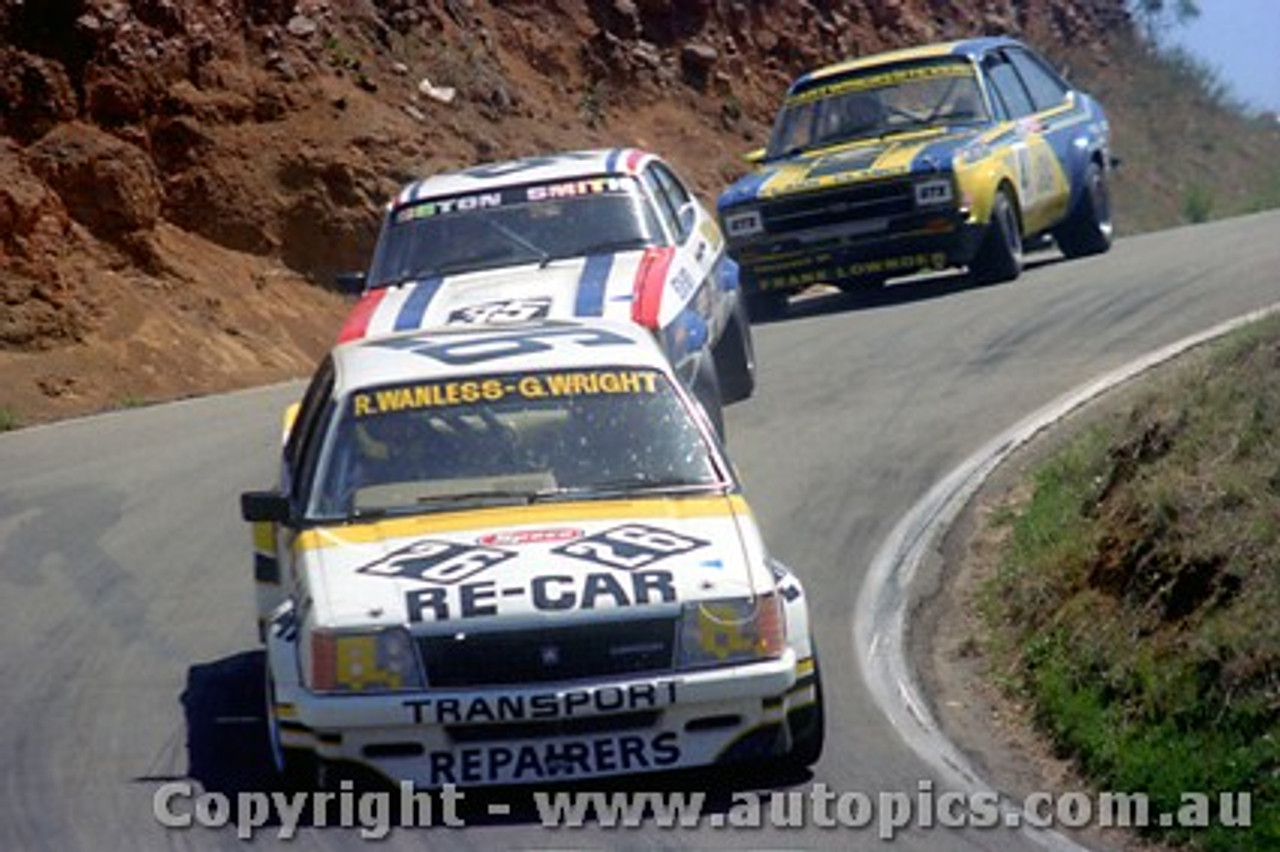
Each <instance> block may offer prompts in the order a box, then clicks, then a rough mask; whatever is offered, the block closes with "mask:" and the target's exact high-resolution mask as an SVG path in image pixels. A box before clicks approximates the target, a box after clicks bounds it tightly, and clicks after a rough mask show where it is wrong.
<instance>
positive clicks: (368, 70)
mask: <svg viewBox="0 0 1280 852" xmlns="http://www.w3.org/2000/svg"><path fill="white" fill-rule="evenodd" d="M1124 5H1125V4H1124V2H1123V0H1034V1H1033V2H1013V0H988V1H987V2H983V3H970V2H962V1H961V0H862V2H844V3H833V4H821V7H819V5H818V4H811V3H809V2H806V0H782V2H778V3H771V4H758V3H748V2H738V0H717V2H710V0H692V2H685V0H681V2H678V3H677V2H673V1H672V0H560V2H555V3H541V2H520V0H505V2H499V0H491V1H490V2H482V0H200V2H196V0H127V2H126V0H41V2H39V3H34V2H29V0H28V2H23V0H0V410H2V411H3V412H4V413H5V416H6V418H7V419H9V420H12V419H13V418H14V417H16V418H17V419H18V420H19V421H21V422H27V423H30V422H38V421H41V420H47V419H52V418H57V417H64V416H69V415H73V414H78V413H84V412H90V411H95V410H100V409H103V408H108V407H113V406H120V405H130V404H136V403H138V402H141V401H144V400H151V399H163V398H170V397H174V396H180V395H184V394H190V393H203V392H209V391H213V390H220V389H226V388H232V387H237V386H243V385H247V384H252V383H260V382H264V381H270V380H275V379H280V378H284V377H289V376H297V375H301V374H304V373H306V372H308V371H309V370H310V368H311V366H312V365H313V363H314V361H315V359H316V358H317V357H318V355H319V354H320V352H321V351H323V349H324V348H325V347H326V346H327V345H328V344H329V343H330V342H331V341H332V339H333V335H334V332H335V329H336V328H337V325H338V323H339V321H340V317H341V315H342V313H343V311H344V304H343V302H342V300H341V299H340V298H338V297H337V296H335V295H334V294H333V293H332V292H330V291H327V290H326V289H324V286H323V285H324V284H325V283H326V282H327V281H328V280H329V279H330V277H331V275H332V274H333V272H335V271H337V270H340V269H345V268H357V267H360V266H362V265H363V261H364V257H365V255H366V253H367V252H368V251H369V249H370V247H371V244H372V240H373V237H374V234H375V229H376V226H377V217H378V212H379V209H380V206H381V205H382V204H383V203H384V202H385V200H386V199H387V198H388V197H389V196H390V195H391V194H392V193H393V192H394V190H395V189H396V187H398V186H399V185H400V184H401V183H403V182H404V181H406V180H408V179H410V178H411V177H413V176H416V175H421V174H424V173H428V172H431V171H434V170H438V169H443V168H450V167H455V166H458V165H461V164H465V163H470V162H475V161H479V160H489V159H494V158H503V157H507V156H513V155H522V154H529V153H535V152H538V151H545V150H557V149H571V148H580V147H588V146H597V145H610V146H611V145H640V146H648V147H652V148H653V149H656V150H659V151H661V152H662V153H664V154H666V155H667V156H669V157H670V158H671V159H672V160H673V161H674V162H675V164H676V165H677V167H678V168H679V169H681V171H682V172H683V173H685V174H686V175H688V176H689V177H690V178H691V179H692V180H693V182H694V183H695V184H696V185H697V187H698V189H699V190H700V191H701V192H702V193H703V194H704V196H706V197H707V198H708V199H710V198H712V197H714V195H715V193H716V192H717V191H718V190H719V189H720V188H721V187H722V186H723V185H724V183H725V182H726V181H727V180H729V179H731V178H733V177H735V176H737V175H738V174H739V173H741V171H742V163H741V160H740V154H741V153H742V152H743V151H744V150H745V149H747V148H750V147H754V146H755V145H757V144H760V142H761V141H762V140H763V138H764V135H765V133H766V131H767V127H768V122H769V120H770V117H771V113H772V110H773V108H774V107H775V105H776V102H777V97H778V94H779V93H780V91H781V90H782V88H783V87H784V86H785V85H786V83H787V82H788V81H789V80H790V79H791V78H792V77H793V76H794V75H795V74H797V73H799V72H800V71H802V70H804V69H806V68H809V67H813V66H815V65H818V64H821V63H824V62H828V61H832V60H834V59H837V58H842V57H847V56H853V55H859V54H865V53H870V52H875V51H878V50H882V49H885V48H889V47H895V46H900V45H904V44H910V43H918V42H925V41H931V40H936V39H941V38H951V37H961V36H969V35H975V34H983V33H995V32H1001V33H1012V34H1016V35H1021V36H1023V37H1026V38H1028V39H1030V40H1032V41H1034V42H1035V43H1037V44H1039V45H1041V46H1042V47H1045V48H1046V49H1047V50H1050V51H1057V52H1059V53H1061V54H1064V55H1065V54H1066V53H1069V52H1072V51H1079V50H1087V52H1088V53H1089V54H1090V55H1091V56H1092V57H1093V58H1094V59H1096V60H1098V61H1100V62H1105V61H1106V58H1107V55H1108V47H1107V44H1108V34H1109V33H1114V32H1116V31H1118V30H1119V31H1123V30H1124V29H1126V27H1127V18H1126V16H1125V12H1124ZM450 89H451V90H453V92H454V95H453V97H452V98H451V99H450V98H448V97H447V95H448V90H450Z"/></svg>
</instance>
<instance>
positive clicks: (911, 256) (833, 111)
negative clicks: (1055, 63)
mask: <svg viewBox="0 0 1280 852" xmlns="http://www.w3.org/2000/svg"><path fill="white" fill-rule="evenodd" d="M1108 145H1109V125H1108V123H1107V118H1106V115H1105V113H1104V112H1103V109H1102V107H1101V106H1100V105H1099V104H1098V103H1097V102H1096V101H1095V100H1094V99H1093V98H1091V97H1090V96H1089V95H1087V94H1085V93H1083V92H1081V91H1079V90H1076V89H1074V88H1072V87H1071V86H1070V85H1069V84H1068V83H1067V82H1066V81H1065V80H1064V79H1063V78H1062V77H1061V76H1060V75H1059V74H1058V73H1057V72H1056V71H1055V70H1054V69H1053V67H1052V66H1051V65H1050V64H1049V63H1048V62H1046V61H1045V60H1044V59H1043V58H1042V57H1041V56H1040V55H1038V54H1037V53H1036V52H1035V51H1033V50H1032V49H1030V48H1028V47H1027V46H1026V45H1024V44H1021V43H1020V42H1018V41H1015V40H1013V39H1010V38H1003V37H992V38H979V39H971V40H966V41H957V42H948V43H945V44H936V45H928V46H924V47H917V48H911V49H906V50H899V51H894V52H891V53H883V54H878V55H875V56H869V57H863V58H860V59H854V60H850V61H847V62H842V63H839V64H836V65H831V66H829V67H826V68H821V69H819V70H816V71H813V72H810V73H808V74H805V75H803V76H801V77H800V78H799V79H797V80H796V81H795V82H794V83H792V84H791V86H790V88H789V89H788V90H787V93H786V96H785V98H784V100H783V103H782V108H781V109H780V111H779V112H778V115H777V118H776V120H775V122H774V126H773V132H772V136H771V138H770V140H769V144H768V147H767V148H765V149H763V150H761V151H756V152H753V153H752V154H750V155H748V159H749V160H751V161H752V162H753V163H754V164H755V165H756V166H757V168H756V170H755V171H754V172H753V173H752V174H750V175H748V176H746V177H744V178H742V179H740V180H739V181H737V182H736V183H734V184H733V185H732V186H730V187H729V188H728V189H727V190H725V191H724V192H723V193H722V194H721V196H720V198H719V202H718V205H717V207H718V214H719V217H720V221H721V224H722V227H723V230H724V232H725V234H726V235H727V237H728V239H729V245H730V252H731V254H732V255H733V257H734V259H735V260H737V261H738V263H739V265H740V267H741V275H742V283H743V285H744V292H745V293H746V294H747V298H748V300H749V305H750V307H751V311H752V314H753V316H755V317H761V316H769V315H773V314H776V313H778V312H779V311H780V310H782V309H783V308H784V307H785V305H786V301H787V296H788V295H789V294H791V293H794V292H797V291H799V290H802V289H804V288H806V287H808V286H810V285H812V284H819V283H824V284H834V285H837V286H839V287H841V288H842V289H852V288H858V287H875V286H880V285H882V284H884V282H885V281H887V280H888V279H890V278H893V277H896V276H900V275H907V274H911V273H915V272H920V271H924V270H930V269H943V268H948V267H956V266H962V267H967V268H968V270H969V272H970V275H971V277H972V278H973V279H974V280H975V281H977V282H980V283H993V282H998V281H1008V280H1012V279H1014V278H1016V277H1017V276H1018V275H1019V274H1020V273H1021V271H1022V247H1023V242H1024V240H1029V239H1031V238H1033V237H1037V236H1040V235H1051V236H1052V237H1053V238H1054V240H1055V241H1056V242H1057V245H1058V247H1059V248H1060V249H1061V251H1062V252H1063V254H1065V255H1066V256H1067V257H1079V256H1083V255H1089V254H1098V253H1101V252H1105V251H1106V250H1107V249H1109V248H1110V246H1111V237H1112V222H1111V204H1110V201H1109V198H1108V193H1107V179H1108V175H1109V173H1110V170H1111V168H1112V167H1113V163H1114V161H1113V159H1112V157H1111V154H1110V151H1109V147H1108Z"/></svg>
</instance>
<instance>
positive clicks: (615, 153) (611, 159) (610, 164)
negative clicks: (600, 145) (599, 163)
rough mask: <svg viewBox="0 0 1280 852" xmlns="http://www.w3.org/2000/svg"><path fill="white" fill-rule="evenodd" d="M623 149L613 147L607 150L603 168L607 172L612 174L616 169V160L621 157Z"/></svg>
mask: <svg viewBox="0 0 1280 852" xmlns="http://www.w3.org/2000/svg"><path fill="white" fill-rule="evenodd" d="M622 154H623V149H622V148H614V149H613V150H612V151H610V152H609V156H608V157H606V158H605V161H604V170H605V171H606V172H608V173H609V174H613V173H614V172H616V171H617V170H618V160H619V159H621V158H622Z"/></svg>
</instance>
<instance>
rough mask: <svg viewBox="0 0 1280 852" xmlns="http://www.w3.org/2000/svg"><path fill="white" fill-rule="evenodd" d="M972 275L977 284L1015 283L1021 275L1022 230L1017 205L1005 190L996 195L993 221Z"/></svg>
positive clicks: (975, 261) (988, 226)
mask: <svg viewBox="0 0 1280 852" xmlns="http://www.w3.org/2000/svg"><path fill="white" fill-rule="evenodd" d="M969 272H970V276H971V277H972V278H973V281H974V283H976V284H999V283H1000V282H1002V281H1012V280H1014V279H1015V278H1017V277H1018V276H1019V275H1020V274H1021V273H1022V227H1021V226H1020V225H1019V224H1018V212H1017V210H1016V209H1015V204H1014V202H1013V201H1012V200H1011V199H1010V198H1009V193H1008V191H1006V190H1004V189H1000V190H998V191H997V192H996V197H995V200H994V201H993V202H992V204H991V221H990V222H989V223H988V224H987V232H986V234H985V235H984V236H983V239H982V246H981V247H980V248H979V249H978V255H977V257H975V258H974V259H973V264H972V265H971V267H970V270H969Z"/></svg>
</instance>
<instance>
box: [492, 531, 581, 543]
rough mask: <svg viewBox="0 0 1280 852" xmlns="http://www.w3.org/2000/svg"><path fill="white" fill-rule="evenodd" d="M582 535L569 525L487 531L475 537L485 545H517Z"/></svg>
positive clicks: (570, 539)
mask: <svg viewBox="0 0 1280 852" xmlns="http://www.w3.org/2000/svg"><path fill="white" fill-rule="evenodd" d="M581 537H582V530H579V529H573V528H571V527H559V528H555V529H545V530H511V531H509V532H498V533H488V534H487V535H482V536H480V538H478V539H476V541H477V542H478V543H479V544H483V545H485V546H486V547H502V546H504V545H505V546H508V547H519V546H520V545H522V544H551V543H555V542H559V541H572V540H573V539H575V538H581Z"/></svg>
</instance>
